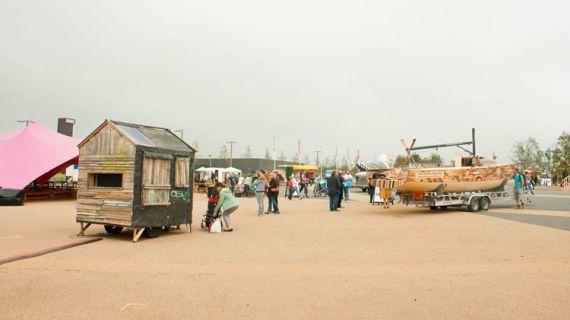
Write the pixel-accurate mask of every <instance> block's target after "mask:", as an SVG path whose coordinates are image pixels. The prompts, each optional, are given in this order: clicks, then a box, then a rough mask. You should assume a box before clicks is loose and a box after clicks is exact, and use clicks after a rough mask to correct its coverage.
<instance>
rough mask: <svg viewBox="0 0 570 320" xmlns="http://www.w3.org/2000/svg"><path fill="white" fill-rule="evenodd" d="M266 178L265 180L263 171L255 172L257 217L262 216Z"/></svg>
mask: <svg viewBox="0 0 570 320" xmlns="http://www.w3.org/2000/svg"><path fill="white" fill-rule="evenodd" d="M267 185H268V183H267V178H265V171H263V170H258V171H257V179H256V180H255V184H254V187H255V198H256V199H257V206H258V210H257V216H258V217H262V216H263V210H264V204H263V198H264V197H265V192H266V190H267Z"/></svg>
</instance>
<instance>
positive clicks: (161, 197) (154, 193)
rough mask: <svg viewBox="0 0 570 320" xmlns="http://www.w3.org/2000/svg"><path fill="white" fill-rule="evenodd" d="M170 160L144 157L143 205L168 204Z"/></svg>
mask: <svg viewBox="0 0 570 320" xmlns="http://www.w3.org/2000/svg"><path fill="white" fill-rule="evenodd" d="M170 161H171V160H167V159H155V158H149V157H145V158H144V161H143V168H142V169H143V175H142V187H143V193H142V204H143V205H145V206H151V205H170Z"/></svg>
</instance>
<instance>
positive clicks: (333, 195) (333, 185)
mask: <svg viewBox="0 0 570 320" xmlns="http://www.w3.org/2000/svg"><path fill="white" fill-rule="evenodd" d="M340 190H341V185H340V180H339V179H338V175H337V173H336V171H333V172H332V173H331V176H330V178H329V179H328V180H327V191H328V194H329V208H330V211H331V212H335V211H340V210H338V207H337V205H338V195H339V193H340Z"/></svg>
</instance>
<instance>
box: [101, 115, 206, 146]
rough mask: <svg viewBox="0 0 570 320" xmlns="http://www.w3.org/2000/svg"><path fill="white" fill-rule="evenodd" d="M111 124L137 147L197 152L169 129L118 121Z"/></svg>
mask: <svg viewBox="0 0 570 320" xmlns="http://www.w3.org/2000/svg"><path fill="white" fill-rule="evenodd" d="M111 122H112V123H113V124H114V125H115V126H116V127H117V128H118V129H119V130H121V132H123V133H124V134H125V136H127V137H128V138H129V139H130V140H131V141H132V142H133V143H135V144H137V145H142V146H148V147H156V148H161V149H168V150H174V151H186V152H188V151H190V152H192V151H195V150H194V148H192V147H190V146H189V145H188V144H186V143H185V142H184V141H183V140H182V139H180V138H179V137H178V136H177V135H176V134H174V133H173V132H172V131H170V130H168V129H165V128H158V127H150V126H144V125H139V124H133V123H125V122H118V121H111Z"/></svg>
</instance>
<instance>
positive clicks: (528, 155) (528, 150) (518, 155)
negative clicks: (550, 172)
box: [512, 137, 545, 170]
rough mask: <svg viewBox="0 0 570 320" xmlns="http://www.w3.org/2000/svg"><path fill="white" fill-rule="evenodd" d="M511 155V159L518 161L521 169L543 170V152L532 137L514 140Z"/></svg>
mask: <svg viewBox="0 0 570 320" xmlns="http://www.w3.org/2000/svg"><path fill="white" fill-rule="evenodd" d="M513 156H514V157H513V158H512V160H513V161H514V162H516V163H519V164H520V168H521V169H523V170H526V169H540V170H545V167H544V152H543V151H542V150H541V149H540V145H539V144H538V142H537V141H536V139H535V138H533V137H529V138H528V139H527V140H526V141H519V142H515V144H514V145H513Z"/></svg>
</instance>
